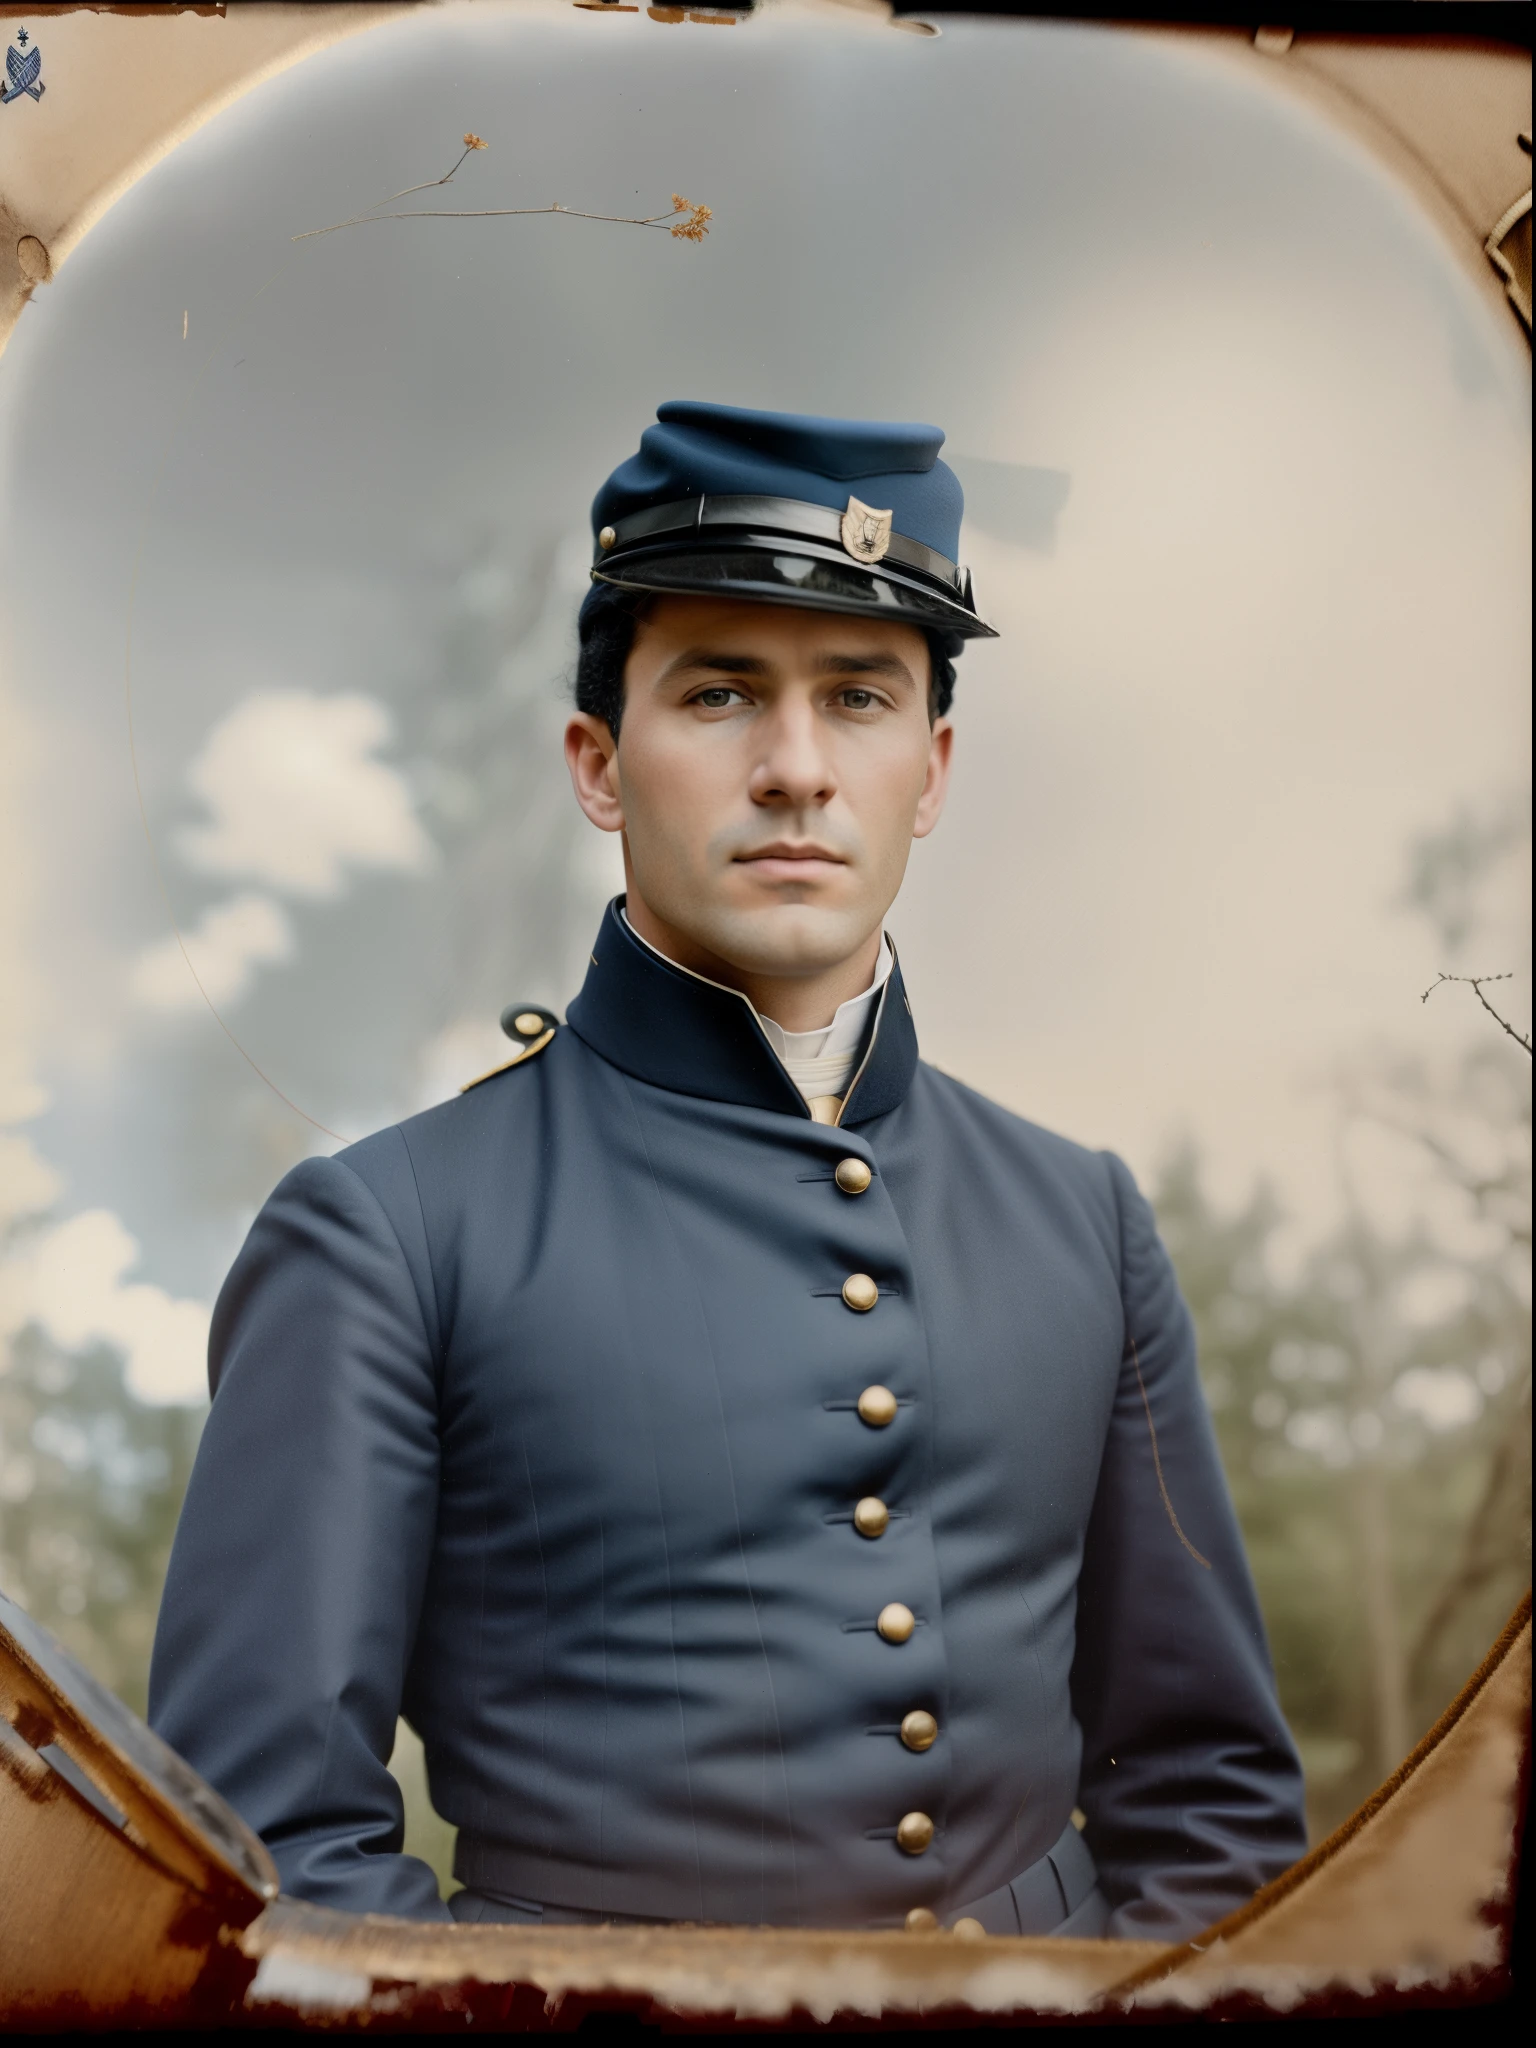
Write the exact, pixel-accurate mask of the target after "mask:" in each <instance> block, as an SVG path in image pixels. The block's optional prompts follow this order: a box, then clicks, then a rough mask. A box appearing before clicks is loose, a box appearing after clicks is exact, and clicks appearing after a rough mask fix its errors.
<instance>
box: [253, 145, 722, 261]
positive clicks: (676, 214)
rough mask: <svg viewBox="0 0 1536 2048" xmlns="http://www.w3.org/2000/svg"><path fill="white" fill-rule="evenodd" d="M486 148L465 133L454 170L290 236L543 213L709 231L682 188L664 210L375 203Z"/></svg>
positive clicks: (693, 237) (685, 236) (702, 211)
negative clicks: (400, 209)
mask: <svg viewBox="0 0 1536 2048" xmlns="http://www.w3.org/2000/svg"><path fill="white" fill-rule="evenodd" d="M488 147H489V144H488V143H486V142H485V141H484V140H482V138H481V137H480V136H478V135H475V134H473V133H470V134H467V135H466V136H465V137H464V149H463V153H462V154H461V155H460V157H459V158H458V161H457V162H456V163H455V164H454V165H453V168H452V170H449V171H446V172H445V173H444V174H443V176H442V177H441V178H429V179H428V180H427V181H426V183H425V184H422V185H407V186H406V188H405V190H404V191H403V192H395V193H392V194H391V195H390V197H389V198H388V199H380V200H378V201H377V202H376V203H375V205H373V206H370V207H368V208H366V209H365V210H364V211H363V212H362V213H355V214H353V215H352V217H351V219H350V220H338V221H332V223H331V225H330V226H329V227H328V228H306V229H305V230H304V232H303V233H302V234H299V235H294V236H292V237H291V239H292V240H293V241H295V242H308V241H312V240H313V239H314V237H315V236H316V235H334V234H335V233H336V232H337V230H338V229H340V228H357V227H361V226H362V225H363V224H364V222H366V221H370V220H511V219H514V218H517V217H526V216H531V215H534V214H541V213H561V214H565V215H567V216H568V217H569V218H570V219H571V220H604V221H609V222H611V223H612V224H613V225H614V226H616V227H626V228H661V229H663V230H664V231H665V232H666V233H667V234H669V235H671V237H672V238H673V240H674V241H679V242H702V241H703V239H704V237H705V236H706V235H707V234H708V233H709V223H710V221H711V219H712V218H713V211H712V209H711V208H710V207H708V206H701V205H698V204H696V203H695V202H694V201H693V200H691V199H685V198H684V197H683V195H682V193H681V192H674V193H673V194H672V205H671V208H670V210H669V211H668V212H666V213H651V214H630V213H584V212H583V211H582V210H581V209H580V208H579V207H575V206H562V205H561V204H560V202H559V200H558V199H557V200H556V201H555V202H554V203H553V205H550V206H477V207H465V208H462V209H459V208H448V207H435V206H431V207H413V208H411V209H410V210H408V211H407V212H404V213H380V212H379V210H378V209H379V207H381V206H393V205H394V203H395V200H397V199H409V198H410V196H411V195H412V193H414V192H432V191H435V190H436V189H437V188H438V187H439V186H440V185H446V184H447V183H448V182H449V180H450V179H451V178H452V177H453V175H454V172H456V171H457V170H458V169H459V166H460V165H461V164H462V163H463V162H464V159H465V158H466V157H467V156H469V155H470V154H471V153H472V152H473V151H475V150H478V149H486V148H488Z"/></svg>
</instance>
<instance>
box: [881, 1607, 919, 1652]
mask: <svg viewBox="0 0 1536 2048" xmlns="http://www.w3.org/2000/svg"><path fill="white" fill-rule="evenodd" d="M875 1627H876V1629H877V1630H878V1631H879V1633H880V1634H881V1635H882V1636H884V1638H885V1640H886V1641H887V1642H888V1643H904V1642H906V1640H907V1638H908V1637H909V1636H910V1635H911V1633H912V1631H913V1629H915V1628H916V1627H917V1616H916V1615H915V1614H914V1613H913V1612H912V1610H911V1608H910V1607H908V1605H907V1604H906V1602H905V1601H904V1600H892V1601H890V1602H889V1603H888V1604H887V1605H886V1606H884V1607H882V1608H881V1610H880V1612H879V1614H878V1615H876V1617H875Z"/></svg>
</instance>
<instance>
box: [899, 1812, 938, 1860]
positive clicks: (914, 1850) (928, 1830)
mask: <svg viewBox="0 0 1536 2048" xmlns="http://www.w3.org/2000/svg"><path fill="white" fill-rule="evenodd" d="M932 1840H933V1822H932V1821H931V1820H930V1819H929V1818H928V1816H927V1814H926V1813H904V1814H903V1815H902V1816H901V1819H900V1820H899V1821H898V1822H897V1823H896V1846H897V1848H898V1849H900V1850H901V1851H902V1852H903V1853H904V1854H905V1855H908V1856H921V1855H922V1853H923V1851H924V1850H925V1849H926V1848H927V1847H928V1845H929V1843H930V1842H932Z"/></svg>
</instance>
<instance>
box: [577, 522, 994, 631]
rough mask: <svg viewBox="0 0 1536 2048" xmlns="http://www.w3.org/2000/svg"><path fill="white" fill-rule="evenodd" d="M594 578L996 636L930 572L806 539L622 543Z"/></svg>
mask: <svg viewBox="0 0 1536 2048" xmlns="http://www.w3.org/2000/svg"><path fill="white" fill-rule="evenodd" d="M592 575H593V579H594V581H596V582H600V583H613V584H617V585H618V586H619V587H620V588H621V589H623V590H645V591H654V592H656V593H657V594H658V595H662V596H674V597H739V598H749V599H751V600H752V601H753V602H754V603H757V604H783V605H793V606H796V607H798V608H800V609H801V610H806V611H824V612H843V613H847V614H850V615H853V616H856V617H862V618H882V619H889V620H891V621H892V623H893V624H896V625H911V626H916V627H918V628H919V629H920V630H922V631H925V632H944V633H954V634H957V635H958V636H960V637H961V638H962V639H967V640H977V639H986V640H994V639H996V637H997V635H996V633H995V631H994V629H993V628H992V627H991V626H989V625H987V623H986V622H985V620H983V619H980V618H978V617H977V615H976V613H975V612H974V611H973V610H972V609H970V607H969V606H967V605H966V604H964V603H963V602H961V601H960V599H959V597H958V596H956V595H954V594H951V593H949V592H947V591H944V590H942V589H940V588H938V587H937V586H936V584H934V583H930V582H929V581H928V579H927V578H926V577H921V578H920V577H918V576H917V575H913V574H906V573H903V572H902V571H901V570H899V569H894V568H891V567H889V566H888V565H887V564H886V563H884V562H882V563H880V564H879V566H878V567H874V568H865V567H863V566H862V565H861V564H860V563H858V562H855V561H852V560H850V558H849V557H848V556H847V555H846V554H844V553H843V552H842V551H841V550H840V549H834V548H830V547H826V546H823V545H820V544H818V543H817V542H815V541H807V540H805V539H804V538H801V537H796V538H795V539H793V540H790V539H787V538H785V537H784V536H783V535H773V534H760V535H759V534H752V535H748V534H737V535H734V536H732V537H731V538H730V539H727V538H726V537H725V536H723V535H722V536H721V538H720V539H719V540H718V541H717V540H713V539H705V538H703V537H702V536H700V535H698V534H693V535H691V536H690V540H689V545H688V547H687V548H686V549H685V550H679V548H678V547H677V544H676V541H675V540H674V541H673V542H672V544H671V545H670V546H668V545H666V544H662V545H659V546H658V545H652V546H650V547H646V546H644V545H641V546H638V547H628V548H625V547H619V548H615V549H613V551H612V552H611V553H610V554H608V555H606V556H605V557H604V558H603V561H602V565H601V567H597V568H594V569H593V571H592ZM966 594H967V596H968V595H969V587H968V583H967V591H966Z"/></svg>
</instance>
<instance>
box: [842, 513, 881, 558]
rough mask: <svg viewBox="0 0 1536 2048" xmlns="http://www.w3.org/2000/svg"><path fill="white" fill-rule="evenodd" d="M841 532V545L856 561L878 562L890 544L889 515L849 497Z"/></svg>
mask: <svg viewBox="0 0 1536 2048" xmlns="http://www.w3.org/2000/svg"><path fill="white" fill-rule="evenodd" d="M842 532H843V546H844V547H845V548H846V549H847V550H848V552H849V554H850V555H852V556H853V559H854V560H855V561H856V562H878V561H880V560H882V559H883V558H884V555H885V552H886V550H887V549H888V548H889V547H890V544H891V515H890V513H889V512H877V511H876V510H875V508H874V507H873V505H865V504H861V503H860V501H859V500H858V499H857V498H850V499H849V500H848V509H847V511H846V512H845V513H844V514H843V527H842Z"/></svg>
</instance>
